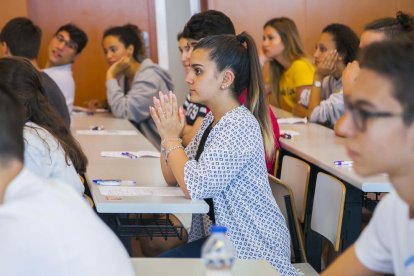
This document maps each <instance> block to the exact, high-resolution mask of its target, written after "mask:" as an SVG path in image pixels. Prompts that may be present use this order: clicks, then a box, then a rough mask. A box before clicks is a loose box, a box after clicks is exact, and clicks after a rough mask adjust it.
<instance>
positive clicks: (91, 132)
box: [76, 129, 138, 135]
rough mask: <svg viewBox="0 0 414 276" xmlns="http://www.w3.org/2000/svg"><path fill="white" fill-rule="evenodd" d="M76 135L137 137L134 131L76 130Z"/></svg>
mask: <svg viewBox="0 0 414 276" xmlns="http://www.w3.org/2000/svg"><path fill="white" fill-rule="evenodd" d="M76 134H79V135H138V133H137V132H136V131H135V130H90V129H78V130H76Z"/></svg>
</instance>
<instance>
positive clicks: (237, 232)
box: [184, 106, 297, 275]
mask: <svg viewBox="0 0 414 276" xmlns="http://www.w3.org/2000/svg"><path fill="white" fill-rule="evenodd" d="M213 119H214V117H213V115H212V114H211V112H210V113H209V114H207V116H206V117H205V118H204V121H203V123H202V125H201V127H200V130H199V131H198V133H197V135H196V136H195V137H194V138H193V140H192V141H191V142H190V144H189V145H188V146H187V148H186V153H187V156H188V157H189V159H190V161H188V162H187V163H186V164H185V167H184V181H185V184H186V185H187V189H188V192H189V194H190V196H191V198H193V199H205V198H213V202H214V213H215V219H216V223H217V224H218V225H223V226H226V227H227V236H228V237H229V238H230V240H231V241H232V242H233V244H234V246H235V248H236V251H237V257H238V258H240V259H265V260H267V261H269V262H270V263H271V264H272V265H273V266H274V267H275V268H276V269H277V270H278V271H279V272H280V273H281V274H282V275H297V273H296V271H295V269H294V268H293V266H292V265H291V262H290V256H291V255H290V237H289V232H288V229H287V227H286V223H285V220H284V217H283V215H282V213H281V212H280V210H279V207H278V206H277V204H276V202H275V200H274V198H273V195H272V192H271V189H270V186H269V182H268V177H267V171H266V164H265V157H264V156H265V155H264V148H263V141H262V135H261V132H260V127H259V124H258V122H257V121H256V119H255V118H254V116H253V115H252V114H251V113H250V111H249V110H248V109H247V108H246V107H244V106H240V107H237V108H235V109H233V110H231V111H229V112H228V113H226V114H225V115H224V116H223V117H222V118H221V119H220V121H219V122H218V123H217V124H216V125H215V126H214V127H213V129H212V130H211V132H210V134H209V136H208V138H207V140H206V143H205V146H204V151H203V153H202V154H201V156H200V158H199V160H198V162H197V161H196V160H194V158H195V155H196V152H197V148H198V144H199V142H200V139H201V137H202V135H203V133H204V131H205V130H206V128H207V127H208V126H209V125H210V123H211V122H212V121H213ZM210 224H211V222H210V221H209V219H208V216H207V215H194V216H193V223H192V228H191V231H190V240H196V239H199V238H202V237H203V236H205V235H207V233H208V227H209V226H210Z"/></svg>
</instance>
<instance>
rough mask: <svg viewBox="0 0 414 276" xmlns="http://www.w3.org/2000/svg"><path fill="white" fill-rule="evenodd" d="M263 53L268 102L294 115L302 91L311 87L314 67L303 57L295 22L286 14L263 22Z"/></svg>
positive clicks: (298, 112)
mask: <svg viewBox="0 0 414 276" xmlns="http://www.w3.org/2000/svg"><path fill="white" fill-rule="evenodd" d="M262 49H263V54H264V55H265V56H266V57H267V58H268V59H269V60H270V62H269V64H267V65H268V66H269V74H270V77H269V81H270V88H271V95H270V96H269V100H270V104H271V105H274V106H276V107H279V108H281V109H283V110H286V111H289V112H292V113H293V114H294V115H298V116H305V114H301V112H300V111H301V110H298V109H297V108H296V106H297V105H298V102H299V100H300V95H301V93H302V92H303V91H305V90H309V89H311V87H312V82H313V74H314V71H315V68H314V66H313V64H312V63H311V62H310V61H309V60H308V59H307V58H306V53H305V50H304V48H303V45H302V41H301V39H300V37H299V33H298V29H297V27H296V24H295V22H293V21H292V20H291V19H290V18H286V17H278V18H273V19H271V20H269V21H267V22H266V23H265V25H264V26H263V45H262Z"/></svg>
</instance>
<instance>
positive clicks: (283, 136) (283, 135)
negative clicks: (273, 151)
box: [280, 133, 292, 139]
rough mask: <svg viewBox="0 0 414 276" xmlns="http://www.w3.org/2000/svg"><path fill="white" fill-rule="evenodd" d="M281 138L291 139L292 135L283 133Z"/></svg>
mask: <svg viewBox="0 0 414 276" xmlns="http://www.w3.org/2000/svg"><path fill="white" fill-rule="evenodd" d="M280 137H282V138H285V139H291V138H292V135H290V134H289V133H282V134H280Z"/></svg>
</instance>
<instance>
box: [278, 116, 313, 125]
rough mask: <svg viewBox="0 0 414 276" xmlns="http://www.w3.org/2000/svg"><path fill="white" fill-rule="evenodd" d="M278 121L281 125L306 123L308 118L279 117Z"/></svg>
mask: <svg viewBox="0 0 414 276" xmlns="http://www.w3.org/2000/svg"><path fill="white" fill-rule="evenodd" d="M277 122H278V123H279V125H283V124H286V125H291V124H306V123H307V122H308V119H307V118H306V117H304V118H298V117H290V118H280V119H277Z"/></svg>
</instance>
